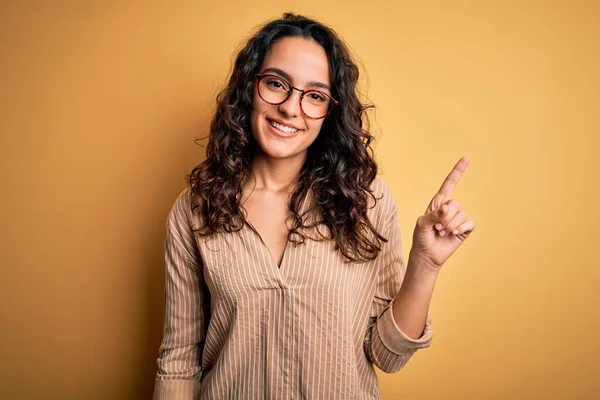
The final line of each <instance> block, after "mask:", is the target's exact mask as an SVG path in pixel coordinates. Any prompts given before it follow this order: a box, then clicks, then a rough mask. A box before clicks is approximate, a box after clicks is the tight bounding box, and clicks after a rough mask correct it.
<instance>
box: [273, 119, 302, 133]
mask: <svg viewBox="0 0 600 400" xmlns="http://www.w3.org/2000/svg"><path fill="white" fill-rule="evenodd" d="M269 122H270V123H271V125H272V126H274V127H275V128H277V129H279V130H280V131H282V132H285V133H294V132H296V131H297V130H298V129H294V128H290V127H288V126H285V125H281V124H278V123H277V122H275V121H269Z"/></svg>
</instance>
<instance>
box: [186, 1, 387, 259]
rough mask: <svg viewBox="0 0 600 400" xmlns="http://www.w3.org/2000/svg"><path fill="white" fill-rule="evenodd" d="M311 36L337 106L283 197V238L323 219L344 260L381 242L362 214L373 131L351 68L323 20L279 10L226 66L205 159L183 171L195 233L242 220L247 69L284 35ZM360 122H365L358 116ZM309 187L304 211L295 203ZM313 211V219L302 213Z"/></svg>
mask: <svg viewBox="0 0 600 400" xmlns="http://www.w3.org/2000/svg"><path fill="white" fill-rule="evenodd" d="M290 36H296V37H303V38H307V39H310V40H314V41H315V42H316V43H318V44H319V45H321V46H322V47H323V49H324V50H325V52H326V54H327V57H328V61H329V69H330V74H331V78H332V83H333V87H332V96H333V97H334V98H335V99H337V100H338V101H339V102H340V105H339V107H337V108H335V109H334V110H333V112H332V113H331V114H330V115H328V116H327V117H326V119H325V120H324V123H323V127H322V129H321V131H320V133H319V135H318V136H317V138H316V139H315V141H314V142H313V143H312V144H311V146H310V147H309V148H308V151H307V157H306V160H305V163H304V165H303V166H302V169H301V171H300V176H299V178H298V184H297V186H296V188H295V190H294V191H293V192H292V194H291V196H290V202H289V209H290V211H291V213H292V217H293V223H292V228H291V230H290V233H289V236H288V240H290V241H292V242H294V243H297V244H299V243H304V242H305V240H306V236H305V235H304V233H303V232H302V231H303V230H304V229H312V228H315V227H316V226H317V225H319V224H324V225H325V226H326V227H327V228H328V229H327V233H326V234H323V233H322V232H321V230H319V233H320V234H321V236H322V237H323V238H324V239H332V240H335V248H336V249H339V250H340V251H341V253H342V254H343V255H344V256H345V257H346V258H347V259H348V260H350V261H355V262H359V261H365V260H371V259H374V258H375V257H376V256H377V254H378V253H379V251H380V250H381V248H380V246H381V242H382V241H384V242H385V241H386V239H385V238H383V237H382V236H381V235H380V234H379V233H378V232H377V231H376V229H375V228H374V226H373V225H372V223H371V221H369V219H368V217H367V209H368V207H369V204H370V202H369V198H371V199H373V200H374V201H377V199H375V196H374V195H373V194H372V193H371V191H370V185H371V183H372V182H373V180H374V179H375V176H376V174H377V164H376V163H375V161H374V159H373V152H372V148H371V147H370V145H371V143H372V141H373V137H372V136H371V135H370V134H369V132H368V131H367V129H366V128H365V126H364V125H363V119H364V118H366V115H365V111H366V110H367V109H368V108H370V107H371V106H368V105H364V104H363V103H362V102H361V101H360V100H359V97H358V95H357V87H356V85H357V82H358V77H359V70H358V67H357V66H356V64H355V63H354V61H353V60H352V57H351V55H350V52H349V50H348V48H347V47H346V45H345V44H344V42H343V41H342V40H341V39H340V38H339V37H338V35H337V34H336V33H335V32H334V31H333V30H332V29H330V28H328V27H327V26H325V25H323V24H321V23H319V22H317V21H314V20H312V19H309V18H306V17H303V16H300V15H294V14H289V13H287V14H284V15H283V18H281V19H277V20H274V21H271V22H269V23H267V24H266V25H264V26H263V27H262V28H260V29H259V30H258V32H257V33H256V34H255V35H254V36H252V37H251V38H250V39H249V40H248V42H247V43H246V45H245V46H244V47H243V49H242V50H241V51H240V52H239V53H238V54H237V57H236V59H235V63H234V67H233V72H232V74H231V77H230V79H229V83H228V84H227V87H225V88H224V89H223V90H222V91H221V93H220V94H219V95H218V97H217V110H216V113H215V115H214V117H213V119H212V122H211V125H210V133H209V136H208V145H207V147H206V157H207V158H206V160H205V161H204V162H202V163H201V164H200V165H198V166H196V167H195V168H194V169H193V171H192V172H191V174H190V176H189V182H190V188H191V196H192V208H193V210H194V212H196V213H199V215H200V217H201V220H202V221H203V222H202V224H201V225H202V226H200V227H199V228H198V229H197V230H196V232H197V233H198V234H200V235H202V236H209V235H211V234H214V233H216V232H223V231H224V232H234V231H239V230H240V229H241V228H242V226H243V224H244V222H245V218H246V214H245V210H244V209H243V207H242V206H241V205H240V204H239V199H240V198H241V194H242V188H243V185H244V183H245V182H246V181H247V179H249V178H250V177H251V176H252V171H251V167H250V166H251V162H252V157H253V155H254V152H255V149H256V146H257V144H256V142H255V140H254V138H253V136H252V134H251V127H250V114H251V111H252V100H253V95H254V84H255V75H256V74H257V73H258V72H259V68H260V66H261V64H262V62H263V60H264V58H265V55H266V53H267V52H268V50H269V49H270V48H271V46H273V44H274V43H276V42H277V41H278V40H281V39H282V38H284V37H290ZM365 122H366V121H365ZM309 191H310V192H311V197H312V199H313V201H312V203H311V206H310V207H309V210H308V211H307V212H305V213H303V214H302V215H301V214H300V211H299V210H300V206H301V204H302V202H303V200H304V199H305V198H306V196H307V195H308V193H309ZM313 212H314V213H316V215H318V218H317V219H316V222H313V223H308V222H307V216H308V215H311V213H313Z"/></svg>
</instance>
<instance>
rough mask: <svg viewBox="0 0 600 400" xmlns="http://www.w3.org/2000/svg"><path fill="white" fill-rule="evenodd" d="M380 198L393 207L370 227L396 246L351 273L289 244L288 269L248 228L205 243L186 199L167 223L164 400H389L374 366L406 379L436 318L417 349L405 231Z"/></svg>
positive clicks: (157, 395)
mask: <svg viewBox="0 0 600 400" xmlns="http://www.w3.org/2000/svg"><path fill="white" fill-rule="evenodd" d="M372 189H373V192H374V193H375V195H376V196H377V198H379V197H382V198H381V199H380V200H379V201H377V202H376V205H375V207H373V208H371V209H369V212H368V217H369V219H370V221H371V222H372V223H373V225H374V226H375V228H376V229H377V231H378V232H379V233H381V234H382V235H383V236H384V237H385V238H387V239H388V240H389V241H388V242H387V243H383V244H382V251H381V252H380V253H379V255H378V256H377V258H376V259H375V260H372V261H367V262H363V263H349V262H346V261H345V258H344V257H343V255H342V254H341V252H340V251H339V250H335V249H334V242H333V241H332V240H311V239H307V240H306V242H305V243H304V244H299V245H295V244H294V243H292V242H288V244H287V247H286V249H285V252H284V255H283V259H282V261H281V265H280V266H279V267H278V266H277V264H276V263H275V261H274V260H273V258H272V257H271V255H270V253H269V250H268V248H267V246H266V245H265V243H264V242H263V241H262V239H261V237H260V235H259V234H258V232H257V231H256V230H254V228H253V227H252V225H251V224H249V223H245V224H244V226H243V227H242V229H241V230H240V231H239V232H233V233H218V234H214V235H212V236H210V237H209V238H205V237H199V236H197V235H194V234H193V232H192V228H194V227H197V226H199V225H198V224H200V217H198V216H197V215H195V214H193V213H192V211H191V207H190V204H191V202H190V191H189V189H185V190H184V191H183V192H182V193H181V194H180V195H179V197H178V198H177V200H176V201H175V203H174V205H173V208H172V209H171V211H170V213H169V216H168V219H167V238H166V242H165V260H166V282H165V321H164V337H163V341H162V344H161V346H160V350H159V358H158V373H157V376H156V382H155V390H154V399H161V400H162V399H322V398H328V399H329V398H331V399H378V398H379V387H378V383H377V376H376V374H375V370H374V366H377V367H378V368H379V369H381V370H382V371H385V372H396V371H398V370H400V369H401V368H402V367H403V366H404V364H405V363H406V362H407V361H408V359H409V358H410V357H411V355H412V354H413V353H414V352H415V351H416V350H417V349H420V348H424V347H427V346H429V344H430V342H431V338H432V336H433V333H432V330H431V325H430V318H429V317H428V318H427V323H426V326H425V329H424V332H423V334H422V336H421V337H420V338H419V339H416V340H415V339H411V338H409V337H408V336H407V335H406V334H404V333H403V332H402V331H401V330H400V329H399V328H398V326H397V325H396V323H395V321H394V318H393V315H392V308H391V305H392V303H393V299H394V297H395V296H396V294H397V293H398V290H399V288H400V285H401V283H402V279H403V276H404V272H405V268H406V265H405V262H404V256H403V252H402V247H401V237H400V223H399V219H398V213H397V208H396V204H395V202H394V200H393V197H392V195H391V193H390V190H389V188H388V187H387V185H386V184H385V183H384V182H383V181H382V180H381V179H380V178H377V179H375V181H374V182H373V184H372ZM307 201H308V200H307ZM307 201H305V204H304V205H303V206H302V207H303V209H304V207H306V203H307ZM300 211H302V209H301V210H300Z"/></svg>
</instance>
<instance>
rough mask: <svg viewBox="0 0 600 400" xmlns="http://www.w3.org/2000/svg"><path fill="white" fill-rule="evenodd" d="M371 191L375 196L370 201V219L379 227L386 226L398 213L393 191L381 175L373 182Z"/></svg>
mask: <svg viewBox="0 0 600 400" xmlns="http://www.w3.org/2000/svg"><path fill="white" fill-rule="evenodd" d="M369 190H370V191H371V194H372V195H373V198H370V199H369V214H370V215H369V218H370V219H371V221H372V222H373V223H375V224H376V225H377V226H379V227H383V226H386V225H387V223H388V222H389V221H390V219H391V218H392V217H394V216H396V214H397V213H398V208H397V206H396V201H395V200H394V195H393V193H392V190H391V189H390V187H389V186H388V184H387V183H386V182H385V181H384V180H383V178H382V177H381V176H379V175H378V176H377V177H375V179H374V180H373V182H371V185H370V187H369Z"/></svg>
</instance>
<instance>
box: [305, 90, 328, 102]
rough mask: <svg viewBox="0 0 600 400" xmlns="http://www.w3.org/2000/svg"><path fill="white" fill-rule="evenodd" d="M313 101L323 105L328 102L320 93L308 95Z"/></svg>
mask: <svg viewBox="0 0 600 400" xmlns="http://www.w3.org/2000/svg"><path fill="white" fill-rule="evenodd" d="M308 96H309V98H310V100H311V101H315V102H319V103H323V102H325V101H327V96H326V95H324V94H322V93H319V92H310V93H309V94H308Z"/></svg>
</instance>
